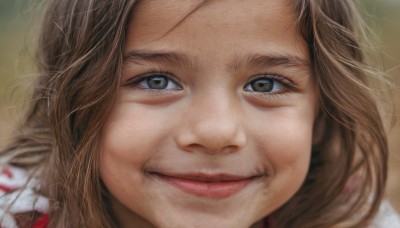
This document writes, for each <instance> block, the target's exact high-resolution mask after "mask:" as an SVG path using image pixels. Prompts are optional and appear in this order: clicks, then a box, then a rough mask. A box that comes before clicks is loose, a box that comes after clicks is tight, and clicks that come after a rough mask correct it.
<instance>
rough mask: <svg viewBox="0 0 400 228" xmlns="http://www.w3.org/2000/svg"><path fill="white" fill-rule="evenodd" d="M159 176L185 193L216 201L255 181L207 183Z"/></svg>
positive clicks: (249, 179) (250, 179)
mask: <svg viewBox="0 0 400 228" xmlns="http://www.w3.org/2000/svg"><path fill="white" fill-rule="evenodd" d="M157 176H158V177H160V178H161V180H163V181H165V182H167V183H168V184H171V185H172V186H174V187H177V188H178V189H180V190H182V191H183V192H186V193H189V194H192V195H196V196H200V197H207V198H214V199H223V198H227V197H229V196H232V195H234V194H236V193H238V192H240V191H241V190H242V189H244V188H245V187H246V186H247V185H248V184H249V183H250V182H251V181H252V180H253V178H248V179H242V180H235V181H217V182H206V181H198V180H190V179H182V178H176V177H171V176H163V175H157Z"/></svg>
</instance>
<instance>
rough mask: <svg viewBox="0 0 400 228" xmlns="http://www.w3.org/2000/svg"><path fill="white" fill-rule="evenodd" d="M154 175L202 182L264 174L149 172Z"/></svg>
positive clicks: (238, 178)
mask: <svg viewBox="0 0 400 228" xmlns="http://www.w3.org/2000/svg"><path fill="white" fill-rule="evenodd" d="M149 173H150V174H153V175H158V176H165V177H171V178H177V179H184V180H193V181H202V182H223V181H226V182H227V181H241V180H248V179H252V178H256V177H260V176H263V175H261V174H259V175H249V176H243V175H236V174H228V173H213V174H208V173H165V172H149Z"/></svg>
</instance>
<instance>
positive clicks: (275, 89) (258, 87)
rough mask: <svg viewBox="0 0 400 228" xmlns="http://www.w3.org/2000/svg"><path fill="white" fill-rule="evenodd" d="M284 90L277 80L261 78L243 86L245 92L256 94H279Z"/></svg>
mask: <svg viewBox="0 0 400 228" xmlns="http://www.w3.org/2000/svg"><path fill="white" fill-rule="evenodd" d="M283 89H284V85H282V83H281V82H279V81H278V80H277V79H274V78H271V77H262V78H257V79H254V80H252V81H251V82H249V83H247V84H246V85H245V86H244V90H245V91H249V92H258V93H279V92H282V90H283Z"/></svg>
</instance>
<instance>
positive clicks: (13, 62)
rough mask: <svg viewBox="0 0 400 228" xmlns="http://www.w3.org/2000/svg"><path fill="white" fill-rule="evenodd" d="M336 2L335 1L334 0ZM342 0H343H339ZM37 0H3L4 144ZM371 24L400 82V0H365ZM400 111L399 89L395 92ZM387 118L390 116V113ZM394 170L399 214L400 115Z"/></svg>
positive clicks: (29, 70) (20, 96)
mask: <svg viewBox="0 0 400 228" xmlns="http://www.w3.org/2000/svg"><path fill="white" fill-rule="evenodd" d="M334 1H337V0H334ZM338 1H341V0H338ZM38 2H42V1H33V0H0V139H1V140H0V147H3V146H4V145H5V144H6V143H7V142H8V141H9V140H10V139H11V138H12V134H13V130H12V129H13V128H15V126H16V124H17V123H18V121H19V118H20V116H21V114H22V113H23V110H24V108H25V107H26V106H27V104H28V103H29V94H30V92H31V90H30V88H29V84H30V83H31V82H32V81H33V80H34V78H35V71H34V69H33V67H32V59H34V57H33V54H32V53H33V50H34V43H35V39H36V31H37V24H38V23H37V22H38V21H39V17H38V15H40V11H41V10H40V8H41V7H40V6H39V4H40V3H38ZM361 3H362V5H363V8H364V9H363V11H365V14H367V15H368V20H367V21H368V23H369V24H370V27H371V28H372V30H373V31H374V33H375V34H376V35H377V38H378V47H379V48H380V52H381V53H380V54H379V56H378V58H377V59H381V58H382V62H383V64H379V65H383V69H384V70H385V71H386V72H387V74H388V75H389V77H390V78H391V79H392V81H393V82H394V83H396V84H397V86H400V0H361ZM393 99H394V102H395V103H396V106H397V112H396V113H395V114H394V115H396V116H398V115H399V114H400V91H399V88H397V89H395V90H394V95H393ZM386 118H387V122H390V120H391V118H392V116H390V115H387V116H386ZM389 140H390V141H389V142H390V149H391V155H390V174H389V182H388V187H387V198H388V199H389V200H390V202H391V203H392V205H393V206H394V207H395V208H396V210H397V211H399V212H400V118H398V121H397V124H396V125H394V126H393V127H391V128H390V129H389Z"/></svg>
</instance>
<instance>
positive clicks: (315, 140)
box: [312, 110, 327, 148]
mask: <svg viewBox="0 0 400 228" xmlns="http://www.w3.org/2000/svg"><path fill="white" fill-rule="evenodd" d="M326 123H327V119H326V115H325V113H324V112H323V111H321V110H319V111H318V113H317V115H316V117H315V120H314V127H313V135H312V147H313V148H314V147H318V146H319V145H320V144H321V143H322V141H323V140H324V138H325V134H326V130H327V129H326V128H327V124H326Z"/></svg>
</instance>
